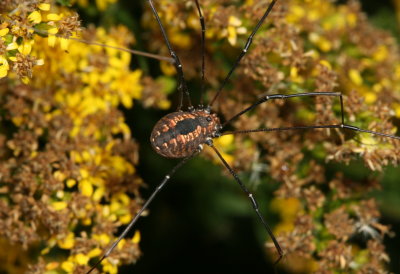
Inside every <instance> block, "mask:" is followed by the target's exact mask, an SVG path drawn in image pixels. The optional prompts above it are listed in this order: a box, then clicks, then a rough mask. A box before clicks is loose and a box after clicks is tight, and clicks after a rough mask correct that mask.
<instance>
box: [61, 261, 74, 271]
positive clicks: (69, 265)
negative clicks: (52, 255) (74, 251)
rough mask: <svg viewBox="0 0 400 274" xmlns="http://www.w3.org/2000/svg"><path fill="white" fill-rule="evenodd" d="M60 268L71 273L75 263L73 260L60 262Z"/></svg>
mask: <svg viewBox="0 0 400 274" xmlns="http://www.w3.org/2000/svg"><path fill="white" fill-rule="evenodd" d="M61 268H62V269H63V270H64V271H65V272H67V273H72V272H73V271H74V268H75V265H74V263H73V262H69V261H65V262H62V264H61Z"/></svg>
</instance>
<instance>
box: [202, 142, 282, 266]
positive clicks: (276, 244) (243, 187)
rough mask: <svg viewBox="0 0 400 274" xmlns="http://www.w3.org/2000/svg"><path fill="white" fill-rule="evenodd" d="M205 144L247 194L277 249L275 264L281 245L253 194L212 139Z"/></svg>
mask: <svg viewBox="0 0 400 274" xmlns="http://www.w3.org/2000/svg"><path fill="white" fill-rule="evenodd" d="M207 145H209V146H210V147H211V148H212V149H213V150H214V151H215V153H216V154H217V155H218V157H219V158H220V159H221V161H222V163H223V164H224V166H225V167H226V168H227V169H228V170H229V172H230V173H231V174H232V176H233V178H235V180H236V182H238V184H239V186H240V187H241V189H242V190H243V191H244V192H245V193H246V194H247V197H249V199H250V201H251V204H252V205H253V209H254V211H255V212H256V214H257V216H258V218H259V220H260V221H261V223H262V224H263V226H264V228H265V229H266V230H267V233H268V235H269V236H270V237H271V239H272V242H273V243H274V245H275V248H276V250H277V251H278V254H279V257H278V259H277V260H276V261H275V265H276V264H277V263H278V262H279V261H280V260H281V259H282V257H283V250H282V248H281V246H280V245H279V243H278V241H277V240H276V238H275V236H274V234H273V233H272V230H271V228H270V227H269V225H268V224H267V222H266V221H265V220H264V217H263V216H262V215H261V213H260V209H259V207H258V203H257V201H256V198H255V197H254V195H253V194H252V193H251V192H250V191H249V190H248V189H247V187H246V186H245V185H244V184H243V182H242V181H241V180H240V179H239V177H238V175H237V174H236V172H235V171H233V169H232V168H231V167H230V166H229V164H228V163H227V162H226V161H225V159H224V158H223V157H222V155H221V153H219V151H218V150H217V149H216V148H215V147H214V145H213V143H212V141H209V142H208V143H207Z"/></svg>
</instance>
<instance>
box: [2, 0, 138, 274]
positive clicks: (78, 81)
mask: <svg viewBox="0 0 400 274" xmlns="http://www.w3.org/2000/svg"><path fill="white" fill-rule="evenodd" d="M37 2H38V4H34V5H32V6H30V8H29V9H28V10H26V9H23V7H22V6H21V7H17V8H16V9H15V10H13V11H12V12H10V13H8V14H0V20H1V25H0V37H1V38H0V53H1V55H0V58H1V60H0V61H1V65H0V77H1V78H5V79H3V80H5V81H6V83H7V85H8V86H9V89H6V90H2V91H1V92H15V93H17V91H12V88H11V87H12V86H15V85H18V84H19V81H20V80H22V82H23V83H24V84H25V85H22V89H26V90H27V92H28V93H27V94H26V96H22V98H27V100H26V101H24V102H26V103H27V104H28V105H29V106H26V105H22V106H21V108H18V111H14V112H12V111H11V112H10V114H9V115H10V117H9V119H10V121H11V122H12V123H13V125H14V126H15V127H16V128H17V130H18V131H21V132H22V131H23V132H32V134H33V135H34V136H37V138H38V140H39V139H40V140H41V142H44V144H45V146H44V148H41V149H39V148H38V146H36V145H34V146H32V147H31V149H32V151H31V152H30V153H28V156H27V158H26V159H25V161H26V162H28V163H31V164H32V165H35V164H36V163H39V161H40V160H39V159H42V158H43V153H50V152H52V151H53V150H54V151H57V152H56V153H55V154H54V155H56V157H59V158H58V159H57V158H56V159H48V160H49V161H52V162H51V163H50V164H51V173H50V174H49V176H50V178H51V180H50V179H49V178H47V177H44V176H43V175H42V173H41V172H42V171H38V172H39V173H37V174H34V175H33V176H34V177H37V178H38V180H37V182H38V183H39V182H40V184H41V185H44V186H45V189H50V190H52V191H50V193H46V194H43V196H42V197H41V198H40V199H39V200H37V201H36V200H35V199H36V198H32V200H31V201H32V202H37V203H42V202H45V208H46V210H47V211H48V212H51V214H54V216H60V221H61V222H62V223H63V224H62V225H60V227H65V228H67V230H62V231H61V232H59V233H53V230H51V231H48V232H50V233H44V234H43V235H42V234H41V232H40V231H33V232H32V233H35V234H39V235H40V237H41V238H40V239H41V246H42V247H43V248H42V250H41V260H42V263H43V262H44V264H45V266H44V272H47V273H54V272H60V271H64V272H66V273H77V272H79V271H84V269H86V270H87V267H88V265H89V262H90V263H93V262H94V261H95V260H96V258H97V257H99V256H100V255H101V253H102V251H103V250H104V249H105V248H106V247H107V246H108V245H109V244H110V243H111V242H113V241H114V240H115V239H116V237H115V236H114V235H113V233H114V232H115V231H114V229H115V227H118V226H119V225H121V224H127V223H128V222H129V221H130V220H131V218H132V214H134V212H133V208H135V206H138V205H136V201H135V200H134V199H131V198H130V196H128V195H127V194H126V192H125V191H127V189H130V191H131V192H132V193H134V194H135V195H138V188H139V186H140V183H141V181H140V179H139V178H137V177H136V174H135V168H134V164H135V162H134V161H135V159H136V158H137V157H131V156H129V155H128V154H132V155H133V154H135V153H137V151H136V150H135V149H137V147H136V146H135V145H134V144H133V142H132V141H131V135H130V129H129V127H128V125H127V124H126V123H125V120H124V118H123V116H122V114H121V113H120V112H119V111H118V106H120V105H123V106H124V107H126V108H130V107H132V101H133V100H134V99H140V98H141V91H142V86H141V84H140V80H141V71H140V70H135V71H131V70H130V68H129V65H130V58H131V56H130V54H129V53H126V52H122V51H120V50H116V49H113V48H103V47H101V46H97V45H96V46H95V45H86V44H83V43H80V42H78V41H75V40H69V39H68V38H69V37H76V36H75V35H78V34H79V33H76V31H79V24H78V19H77V16H76V15H73V16H68V14H72V13H71V11H70V10H68V9H67V8H57V7H56V6H51V5H50V4H48V3H40V1H37ZM46 2H47V1H46ZM25 8H26V7H25ZM24 16H25V17H24ZM23 22H25V23H23ZM85 37H90V39H93V41H96V42H97V43H103V44H107V45H109V46H118V47H127V46H128V45H127V43H129V42H131V41H133V37H131V35H130V33H129V32H128V30H127V29H126V28H124V27H119V28H117V29H114V30H111V31H110V32H106V31H105V30H104V29H102V28H97V29H90V30H88V31H86V33H85ZM88 39H89V38H88ZM58 41H59V42H60V45H61V46H58V44H57V42H58ZM39 60H40V61H39ZM28 61H29V62H30V63H29V62H28ZM38 65H41V66H40V67H38ZM7 90H9V91H7ZM19 95H20V94H19ZM10 97H12V96H10ZM17 97H18V96H17ZM31 98H32V99H31ZM24 104H25V103H24ZM30 104H31V105H30ZM37 117H39V118H37ZM38 119H39V120H40V119H42V120H41V121H42V122H41V123H42V124H43V125H42V126H39V125H38V122H37V120H38ZM39 124H40V123H39ZM27 142H28V141H27ZM7 144H8V148H9V149H10V150H11V151H12V155H14V157H23V155H25V154H24V153H25V151H24V149H23V148H22V147H21V146H19V145H16V141H15V140H9V141H8V143H7ZM130 150H131V151H130ZM2 155H3V154H2ZM2 161H7V160H6V159H2ZM20 162H24V161H20ZM54 162H58V164H54ZM12 163H14V162H12ZM50 164H49V165H50ZM5 166H6V165H5ZM14 168H17V167H14ZM54 184H56V185H57V187H55V186H54ZM125 184H127V186H125ZM31 187H32V188H33V189H36V188H38V187H39V186H31ZM14 194H15V193H14ZM14 194H12V193H10V195H14ZM10 206H11V204H10ZM61 216H62V217H61ZM38 229H39V228H38ZM41 229H42V228H41ZM82 230H84V231H85V232H82ZM139 241H140V233H139V232H138V231H137V232H136V233H135V235H134V236H133V238H132V239H131V240H123V241H121V242H120V244H119V245H118V248H117V250H116V252H115V254H114V255H113V257H112V259H110V260H104V261H103V262H102V272H104V273H117V271H118V265H120V264H121V263H123V262H132V261H133V260H135V259H136V258H137V257H138V256H139V254H140V252H139V249H138V243H139ZM28 248H29V243H28ZM57 249H64V250H68V251H70V252H68V253H64V254H67V255H66V257H64V258H63V257H62V256H59V254H58V253H57Z"/></svg>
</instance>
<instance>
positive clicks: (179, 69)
mask: <svg viewBox="0 0 400 274" xmlns="http://www.w3.org/2000/svg"><path fill="white" fill-rule="evenodd" d="M147 2H149V4H150V7H151V10H152V11H153V14H154V17H155V18H156V20H157V23H158V25H159V26H160V29H161V33H162V35H163V37H164V40H165V43H166V44H167V47H168V50H169V53H170V54H171V57H172V58H173V59H174V60H175V62H174V66H175V69H176V72H177V74H178V79H179V85H178V90H179V94H180V100H179V101H180V102H179V106H178V111H180V110H181V109H182V105H183V94H185V95H186V97H187V100H188V105H189V109H193V106H192V102H191V100H190V94H189V90H188V87H187V84H186V80H185V76H184V74H183V70H182V64H181V61H180V60H179V57H178V55H176V52H175V51H174V50H173V49H172V46H171V43H170V42H169V39H168V36H167V32H166V31H165V29H164V27H163V25H162V23H161V20H160V17H159V16H158V13H157V10H156V8H155V7H154V4H153V0H147Z"/></svg>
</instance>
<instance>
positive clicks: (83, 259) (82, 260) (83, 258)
mask: <svg viewBox="0 0 400 274" xmlns="http://www.w3.org/2000/svg"><path fill="white" fill-rule="evenodd" d="M75 260H76V262H77V263H78V264H80V265H85V264H87V263H88V261H89V257H88V256H87V255H85V254H83V253H78V254H76V255H75Z"/></svg>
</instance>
